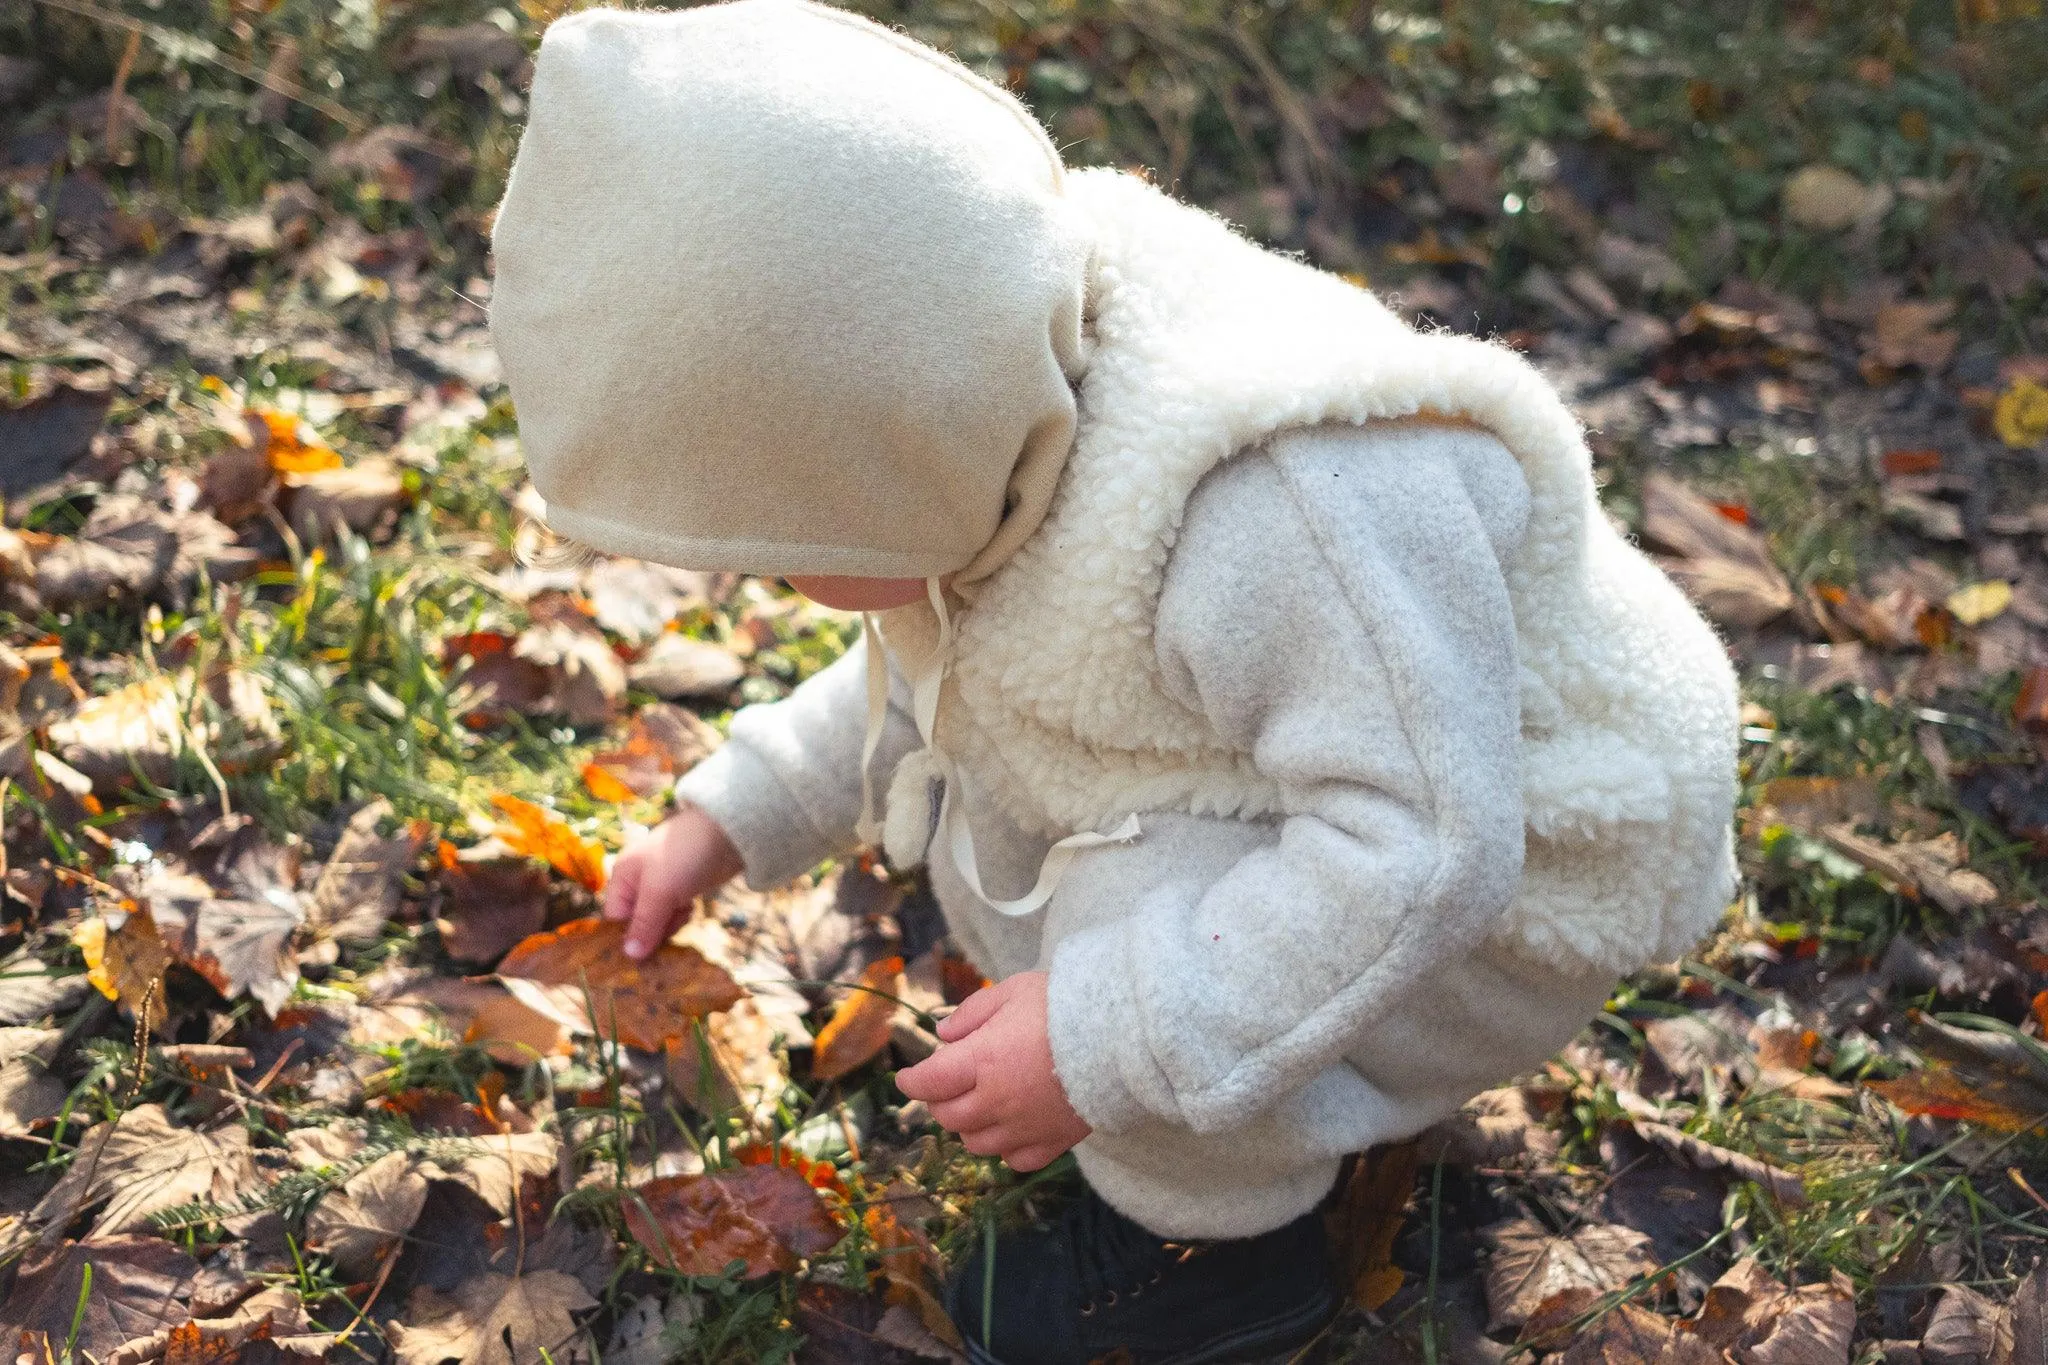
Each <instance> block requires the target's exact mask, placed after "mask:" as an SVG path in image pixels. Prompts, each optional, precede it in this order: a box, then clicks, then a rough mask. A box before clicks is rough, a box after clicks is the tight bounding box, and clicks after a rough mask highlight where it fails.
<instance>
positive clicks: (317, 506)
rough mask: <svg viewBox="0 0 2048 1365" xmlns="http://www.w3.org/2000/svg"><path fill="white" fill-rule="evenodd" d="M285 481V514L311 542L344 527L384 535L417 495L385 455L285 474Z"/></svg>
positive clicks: (331, 537)
mask: <svg viewBox="0 0 2048 1365" xmlns="http://www.w3.org/2000/svg"><path fill="white" fill-rule="evenodd" d="M282 483H283V485H284V493H283V494H282V497H281V499H280V501H281V503H282V506H283V508H284V512H285V515H286V516H287V517H288V518H289V519H290V521H291V524H292V529H293V530H294V531H296V532H298V534H299V537H300V538H301V539H302V540H305V541H307V542H308V543H312V542H317V541H331V540H334V539H336V538H338V537H339V536H340V535H341V534H342V532H344V531H347V532H351V533H353V534H355V535H359V536H365V537H368V538H370V539H372V540H381V539H383V538H384V536H385V535H386V534H387V533H388V532H389V531H390V529H391V527H392V525H393V524H394V523H395V522H396V519H397V516H398V512H399V509H401V508H403V507H404V506H405V505H406V504H407V503H408V502H410V501H411V500H412V494H411V491H410V490H409V489H408V488H407V487H406V483H405V476H404V475H403V474H402V473H401V472H400V470H399V468H398V466H397V464H395V463H394V462H392V461H391V460H389V459H386V458H384V457H382V456H376V457H373V458H370V459H366V460H358V461H357V462H356V463H354V464H352V465H344V466H341V467H338V468H332V469H313V470H308V471H306V472H303V473H289V474H285V475H283V477H282Z"/></svg>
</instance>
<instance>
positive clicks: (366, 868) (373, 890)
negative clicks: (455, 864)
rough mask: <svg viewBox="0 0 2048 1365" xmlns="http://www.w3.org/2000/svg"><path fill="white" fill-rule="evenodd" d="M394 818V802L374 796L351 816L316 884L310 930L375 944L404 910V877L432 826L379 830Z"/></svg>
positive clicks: (419, 824) (417, 824) (323, 935)
mask: <svg viewBox="0 0 2048 1365" xmlns="http://www.w3.org/2000/svg"><path fill="white" fill-rule="evenodd" d="M390 817H391V803H390V802H389V801H385V800H383V799H381V798H380V799H378V800H375V801H372V802H370V803H368V804H367V805H365V806H364V807H363V808H362V809H361V810H358V811H357V812H356V813H355V814H354V815H352V816H350V817H349V821H348V824H347V826H346V827H344V828H343V830H342V832H341V839H340V840H339V841H338V842H337V843H336V844H335V846H334V856H333V857H331V858H329V859H328V860H327V863H326V865H325V866H323V867H322V868H321V869H320V879H319V880H318V881H317V882H315V883H314V884H313V899H312V905H311V907H310V909H309V912H308V914H307V918H306V928H307V930H308V931H309V932H310V933H312V934H314V935H315V936H317V937H320V938H328V939H333V940H334V941H336V942H338V943H349V944H365V943H375V942H376V941H377V940H378V939H379V938H381V937H382V936H383V934H384V929H385V926H386V925H388V924H389V923H390V922H391V920H392V919H393V917H395V916H396V915H397V914H398V908H399V905H400V902H401V897H402V895H403V888H402V887H401V886H400V879H401V878H402V877H403V876H404V875H405V871H406V869H407V868H409V867H411V866H412V863H413V860H414V859H415V858H417V857H418V856H419V853H420V849H421V848H423V847H424V846H425V844H426V841H427V835H428V833H429V830H428V827H427V826H426V825H425V824H424V823H422V822H419V821H414V822H412V823H410V824H407V825H404V826H402V827H401V828H400V829H399V830H398V831H397V832H396V833H394V834H388V835H386V834H379V833H378V832H377V830H378V827H379V826H380V825H382V824H383V822H384V821H386V820H387V819H389V818H390Z"/></svg>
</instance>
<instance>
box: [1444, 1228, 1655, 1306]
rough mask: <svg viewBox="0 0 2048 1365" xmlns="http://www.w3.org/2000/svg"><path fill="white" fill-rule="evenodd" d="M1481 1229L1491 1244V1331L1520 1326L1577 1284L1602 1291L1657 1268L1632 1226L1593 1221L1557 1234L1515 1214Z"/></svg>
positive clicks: (1488, 1298)
mask: <svg viewBox="0 0 2048 1365" xmlns="http://www.w3.org/2000/svg"><path fill="white" fill-rule="evenodd" d="M1480 1235H1481V1237H1482V1238H1484V1240H1485V1241H1486V1242H1487V1244H1488V1245H1490V1246H1491V1247H1492V1248H1493V1257H1492V1259H1491V1260H1490V1261H1489V1262H1488V1264H1487V1268H1486V1303H1487V1308H1488V1312H1489V1313H1490V1315H1491V1316H1490V1318H1489V1320H1488V1322H1487V1328H1486V1330H1487V1331H1489V1332H1493V1331H1498V1330H1499V1329H1501V1328H1503V1327H1517V1326H1520V1325H1521V1324H1522V1323H1523V1322H1526V1321H1527V1320H1528V1319H1529V1316H1530V1315H1531V1314H1532V1313H1534V1312H1535V1311H1536V1309H1537V1308H1538V1307H1540V1306H1541V1305H1542V1303H1543V1302H1544V1300H1546V1299H1548V1298H1549V1297H1550V1296H1551V1295H1553V1294H1557V1293H1560V1292H1562V1291H1564V1290H1567V1289H1579V1288H1584V1289H1591V1290H1594V1291H1596V1292H1598V1293H1602V1294H1605V1293H1608V1292H1610V1291H1612V1290H1616V1289H1620V1288H1621V1287H1622V1286H1623V1285H1626V1284H1627V1283H1628V1282H1629V1281H1630V1280H1632V1279H1634V1278H1635V1277H1636V1276H1638V1275H1647V1274H1649V1273H1650V1272H1652V1271H1654V1270H1655V1269H1656V1268H1657V1264H1656V1261H1655V1260H1653V1259H1652V1258H1651V1256H1650V1255H1649V1246H1650V1239H1649V1238H1648V1237H1646V1236H1644V1235H1643V1234H1642V1233H1640V1232H1637V1231H1636V1230H1635V1229H1634V1228H1624V1227H1615V1226H1612V1225H1609V1224H1601V1223H1591V1224H1588V1225H1586V1226H1585V1227H1582V1228H1580V1229H1578V1230H1577V1231H1576V1232H1574V1233H1572V1234H1571V1235H1570V1236H1569V1237H1560V1236H1558V1235H1557V1234H1555V1233H1553V1232H1551V1231H1549V1230H1548V1229H1547V1228H1545V1227H1543V1226H1542V1225H1541V1224H1539V1223H1536V1222H1533V1221H1531V1220H1530V1219H1527V1218H1517V1219H1512V1220H1510V1221H1508V1222H1505V1223H1496V1224H1494V1225H1493V1226H1492V1227H1490V1228H1487V1229H1485V1230H1484V1231H1483V1232H1482V1233H1481V1234H1480Z"/></svg>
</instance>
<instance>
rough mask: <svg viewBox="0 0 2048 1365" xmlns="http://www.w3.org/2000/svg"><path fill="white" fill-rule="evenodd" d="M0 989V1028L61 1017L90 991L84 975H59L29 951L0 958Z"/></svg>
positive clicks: (81, 973) (77, 973) (72, 973)
mask: <svg viewBox="0 0 2048 1365" xmlns="http://www.w3.org/2000/svg"><path fill="white" fill-rule="evenodd" d="M81 927H82V926H81ZM102 951H104V950H102ZM0 986H4V987H5V989H4V990H0V1025H14V1024H33V1023H36V1022H38V1021H40V1020H43V1019H47V1018H50V1017H52V1016H54V1015H57V1014H61V1013H62V1012H64V1011H65V1010H68V1009H71V1008H72V1007H73V1006H75V1005H76V1004H77V1003H78V1002H79V1001H80V1000H82V999H84V998H85V994H86V992H87V991H89V990H90V989H92V988H91V986H90V985H89V984H88V983H87V980H86V975H85V973H84V972H71V973H68V974H66V975H63V976H59V975H58V974H57V973H56V972H54V971H52V970H51V969H50V967H49V965H48V964H47V963H45V962H43V961H41V960H40V959H38V958H37V957H36V955H35V954H34V953H33V952H31V951H28V950H23V951H21V952H18V953H15V954H14V955H13V956H11V957H6V958H0Z"/></svg>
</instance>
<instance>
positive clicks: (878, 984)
mask: <svg viewBox="0 0 2048 1365" xmlns="http://www.w3.org/2000/svg"><path fill="white" fill-rule="evenodd" d="M860 984H861V985H862V986H863V987H865V988H866V989H864V990H857V991H854V992H853V993H852V994H850V995H848V996H847V997H846V998H845V999H844V1000H842V1001H840V1002H839V1007H838V1008H837V1009H835V1010H833V1011H832V1017H831V1018H830V1019H829V1020H827V1021H826V1023H825V1027H824V1028H822V1029H820V1030H818V1041H817V1043H816V1045H815V1046H814V1047H813V1048H812V1050H811V1075H812V1076H813V1077H815V1078H816V1079H818V1080H820V1081H836V1080H838V1079H839V1078H840V1077H841V1076H844V1075H845V1074H846V1073H847V1072H849V1071H851V1070H853V1069H854V1068H855V1067H857V1066H861V1065H864V1064H865V1063H867V1062H869V1061H871V1060H873V1059H874V1057H875V1056H876V1055H877V1054H878V1053H880V1052H881V1050H882V1049H883V1048H885V1047H887V1046H888V1045H889V1028H890V1025H891V1024H893V1023H894V1022H895V1019H896V1009H897V1000H900V999H901V998H902V995H903V959H902V958H900V957H885V958H883V959H881V960H880V961H879V962H870V963H869V964H868V966H867V970H865V971H863V972H862V973H861V974H860ZM878 992H879V994H878ZM892 996H893V997H896V998H895V999H891V998H889V997H892Z"/></svg>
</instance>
